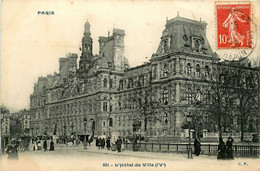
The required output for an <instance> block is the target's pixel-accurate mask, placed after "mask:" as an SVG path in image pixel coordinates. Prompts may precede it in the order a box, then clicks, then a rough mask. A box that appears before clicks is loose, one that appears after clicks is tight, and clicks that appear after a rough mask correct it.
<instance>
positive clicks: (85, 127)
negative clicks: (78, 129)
mask: <svg viewBox="0 0 260 171" xmlns="http://www.w3.org/2000/svg"><path fill="white" fill-rule="evenodd" d="M87 121H88V120H87V118H84V130H85V135H84V149H85V150H86V149H87Z"/></svg>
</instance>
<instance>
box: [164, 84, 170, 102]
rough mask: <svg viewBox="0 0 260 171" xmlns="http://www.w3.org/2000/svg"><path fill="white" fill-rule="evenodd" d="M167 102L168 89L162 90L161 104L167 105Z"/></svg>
mask: <svg viewBox="0 0 260 171" xmlns="http://www.w3.org/2000/svg"><path fill="white" fill-rule="evenodd" d="M168 102H169V94H168V89H167V88H166V89H164V90H163V104H164V105H168Z"/></svg>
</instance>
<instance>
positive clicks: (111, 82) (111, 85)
mask: <svg viewBox="0 0 260 171" xmlns="http://www.w3.org/2000/svg"><path fill="white" fill-rule="evenodd" d="M109 88H113V80H112V79H109Z"/></svg>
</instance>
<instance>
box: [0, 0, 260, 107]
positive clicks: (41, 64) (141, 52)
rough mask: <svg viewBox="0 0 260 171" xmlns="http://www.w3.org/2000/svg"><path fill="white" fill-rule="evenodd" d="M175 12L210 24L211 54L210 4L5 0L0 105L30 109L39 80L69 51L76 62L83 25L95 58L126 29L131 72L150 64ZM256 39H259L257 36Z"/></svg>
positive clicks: (166, 0)
mask: <svg viewBox="0 0 260 171" xmlns="http://www.w3.org/2000/svg"><path fill="white" fill-rule="evenodd" d="M259 7H260V6H259V1H258V2H257V1H256V2H254V6H253V8H254V17H255V18H257V19H259V18H260V17H259V16H260V15H259V10H256V9H260V8H259ZM38 11H54V15H38ZM177 12H179V15H180V16H181V17H185V18H189V19H193V20H198V21H199V20H200V18H201V20H202V21H206V22H207V23H208V26H207V37H208V40H209V42H210V45H211V47H212V49H213V50H214V51H215V50H216V48H215V47H216V45H215V42H216V28H215V27H216V26H215V15H214V1H213V0H196V1H170V0H161V1H148V0H146V1H145V0H143V1H127V0H126V1H123V0H121V1H112V0H111V1H98V2H95V1H91V0H85V1H83V0H79V1H72V0H45V1H43V0H41V1H40V0H34V1H29V0H23V1H16V0H8V1H7V0H3V1H2V3H1V94H0V95H1V99H0V102H1V104H2V105H5V106H7V107H8V108H9V109H10V110H11V111H12V112H14V111H17V110H20V109H24V108H25V109H29V97H30V94H31V93H32V92H33V86H34V83H36V82H37V80H38V77H39V76H47V74H52V73H54V72H58V70H59V58H60V57H65V56H66V53H68V52H72V53H77V54H78V60H79V57H80V51H79V47H80V46H81V38H82V36H83V30H84V23H85V22H86V21H87V20H88V21H89V23H90V25H91V36H92V38H93V54H98V37H99V36H107V35H108V31H110V33H112V30H113V28H119V29H123V30H125V34H126V35H125V57H126V58H128V60H129V63H130V65H131V66H132V67H133V66H137V65H141V64H142V63H143V62H146V61H148V60H149V59H150V57H151V55H152V54H153V53H155V52H156V50H157V47H158V45H159V42H160V37H161V35H162V31H163V29H164V28H165V23H166V18H168V19H171V18H174V17H176V16H177ZM255 22H256V23H260V22H259V21H255ZM257 26H258V25H257ZM256 37H260V36H259V33H257V36H256ZM257 42H259V39H258V41H257ZM257 44H258V46H259V44H260V43H257ZM258 49H260V48H255V50H254V52H253V54H252V55H251V56H250V58H257V55H258V54H259V50H258Z"/></svg>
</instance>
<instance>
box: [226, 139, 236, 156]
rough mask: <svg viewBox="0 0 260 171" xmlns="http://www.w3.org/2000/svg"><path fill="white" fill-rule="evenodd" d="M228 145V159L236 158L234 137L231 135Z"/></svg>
mask: <svg viewBox="0 0 260 171" xmlns="http://www.w3.org/2000/svg"><path fill="white" fill-rule="evenodd" d="M226 147H227V159H234V156H233V138H232V137H229V138H228V140H227V142H226Z"/></svg>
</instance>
